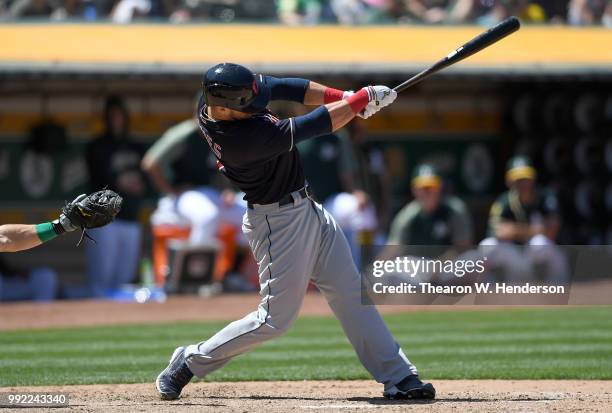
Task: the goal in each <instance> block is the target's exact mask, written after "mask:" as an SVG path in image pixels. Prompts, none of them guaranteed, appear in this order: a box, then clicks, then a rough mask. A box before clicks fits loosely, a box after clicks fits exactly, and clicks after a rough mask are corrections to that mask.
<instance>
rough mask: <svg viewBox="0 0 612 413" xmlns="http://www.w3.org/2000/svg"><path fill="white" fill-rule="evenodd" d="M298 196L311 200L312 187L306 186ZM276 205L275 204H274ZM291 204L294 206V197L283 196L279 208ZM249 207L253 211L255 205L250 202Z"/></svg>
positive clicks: (289, 195)
mask: <svg viewBox="0 0 612 413" xmlns="http://www.w3.org/2000/svg"><path fill="white" fill-rule="evenodd" d="M298 194H299V196H300V198H301V199H304V198H309V197H310V195H311V192H310V186H308V185H307V186H305V187H304V188H302V189H300V190H299V191H298ZM273 203H274V202H273ZM289 204H293V196H292V195H291V193H289V194H287V195H285V196H283V197H282V198H281V199H280V200H279V201H278V206H279V207H281V206H283V205H289ZM247 206H248V207H249V209H253V204H251V203H250V202H249V203H247Z"/></svg>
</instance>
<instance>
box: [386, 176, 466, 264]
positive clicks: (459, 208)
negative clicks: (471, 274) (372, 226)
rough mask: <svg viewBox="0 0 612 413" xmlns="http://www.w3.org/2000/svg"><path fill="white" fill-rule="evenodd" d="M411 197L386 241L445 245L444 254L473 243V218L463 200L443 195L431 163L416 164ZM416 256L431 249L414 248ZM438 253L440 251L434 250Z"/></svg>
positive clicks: (459, 250)
mask: <svg viewBox="0 0 612 413" xmlns="http://www.w3.org/2000/svg"><path fill="white" fill-rule="evenodd" d="M411 189H412V194H413V195H414V200H413V201H412V202H410V203H409V204H408V205H406V206H405V207H404V208H402V209H401V210H400V211H399V212H398V213H397V215H396V216H395V218H394V220H393V223H392V225H391V232H390V235H389V241H388V243H389V244H391V245H406V246H418V245H421V246H448V247H450V249H451V250H454V251H445V252H443V255H446V256H447V257H450V256H451V255H452V256H456V255H457V253H458V252H461V251H463V250H465V249H467V248H469V247H470V246H471V245H472V242H473V236H474V235H473V229H472V220H471V218H470V215H469V213H468V211H467V208H466V206H465V204H464V203H463V201H461V200H460V199H459V198H456V197H453V196H448V195H444V194H443V191H442V178H441V177H440V175H439V174H438V173H437V172H436V169H435V168H434V167H433V166H432V165H430V164H422V165H419V166H417V167H416V169H415V171H414V174H413V177H412V181H411ZM411 251H413V253H414V255H417V256H431V253H432V251H433V249H431V248H427V247H425V248H423V249H420V250H419V248H418V247H416V248H415V249H414V250H412V249H411ZM436 255H439V251H436Z"/></svg>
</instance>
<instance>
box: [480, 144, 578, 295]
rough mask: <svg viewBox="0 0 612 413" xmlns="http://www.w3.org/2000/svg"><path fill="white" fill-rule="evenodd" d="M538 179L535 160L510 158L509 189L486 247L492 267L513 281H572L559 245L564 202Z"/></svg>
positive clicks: (496, 208) (493, 216)
mask: <svg viewBox="0 0 612 413" xmlns="http://www.w3.org/2000/svg"><path fill="white" fill-rule="evenodd" d="M536 178H537V171H536V169H535V167H534V165H533V164H532V163H531V160H530V159H529V158H527V157H525V156H515V157H513V158H511V159H510V160H509V161H508V165H507V168H506V185H507V186H508V188H509V190H508V191H506V192H504V193H503V194H501V195H500V196H499V197H498V198H497V200H496V201H495V202H494V203H493V205H492V206H491V210H490V213H489V228H488V233H489V237H487V238H485V239H484V240H482V241H481V242H480V246H481V249H482V250H483V251H484V252H485V254H486V255H487V258H488V261H489V265H490V266H491V267H492V268H497V269H500V270H502V272H505V279H506V280H508V281H514V282H523V281H524V280H525V279H533V278H536V275H537V276H538V277H539V278H542V279H543V280H546V281H547V282H557V283H560V282H567V281H568V279H569V275H570V269H569V266H568V262H567V260H566V258H565V257H564V254H563V252H562V250H561V249H560V248H559V247H558V246H557V245H556V244H555V239H556V237H557V233H558V231H559V228H560V226H561V214H560V211H559V205H558V200H557V197H556V196H555V194H554V193H553V192H552V191H550V190H547V189H541V188H538V187H537V184H536ZM519 246H524V247H523V248H519ZM534 268H537V269H538V270H537V271H535V272H534V271H533V269H534ZM536 273H537V274H536Z"/></svg>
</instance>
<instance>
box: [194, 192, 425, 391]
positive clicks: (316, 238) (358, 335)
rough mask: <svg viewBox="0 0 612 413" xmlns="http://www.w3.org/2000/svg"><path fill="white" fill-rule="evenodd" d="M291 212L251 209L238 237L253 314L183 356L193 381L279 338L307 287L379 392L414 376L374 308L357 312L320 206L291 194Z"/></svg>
mask: <svg viewBox="0 0 612 413" xmlns="http://www.w3.org/2000/svg"><path fill="white" fill-rule="evenodd" d="M292 196H293V198H294V203H293V204H288V205H283V206H281V207H279V206H278V204H269V205H255V206H254V208H253V209H248V210H247V213H246V214H245V216H244V219H243V225H242V230H243V232H244V234H245V235H246V238H247V239H248V241H249V245H250V247H251V249H252V251H253V254H254V256H255V259H256V261H257V262H258V264H259V283H260V286H261V290H260V295H261V302H260V304H259V307H258V308H257V310H256V311H254V312H252V313H250V314H248V315H247V316H246V317H244V318H243V319H241V320H238V321H234V322H232V323H230V324H229V325H227V326H226V327H225V328H223V329H222V330H221V331H219V332H218V333H217V334H215V335H214V336H212V337H211V338H210V339H208V340H206V341H203V342H200V343H198V344H193V345H190V346H188V347H187V348H186V350H185V357H186V362H187V365H188V366H189V369H190V370H191V371H192V372H193V373H194V374H195V375H196V376H198V377H204V376H206V375H207V374H209V373H211V372H213V371H215V370H217V369H219V368H221V367H222V366H223V365H224V364H226V363H227V362H229V361H230V360H231V359H232V358H233V357H235V356H237V355H239V354H242V353H245V352H246V351H248V350H250V349H252V348H254V347H255V346H257V345H259V344H261V343H262V342H264V341H265V340H269V339H271V338H274V337H278V336H280V335H281V334H283V333H285V332H286V331H287V330H289V328H290V327H291V325H292V324H293V321H294V320H295V319H296V318H297V316H298V313H299V310H300V307H301V305H302V301H303V298H304V294H305V293H306V289H307V287H308V281H309V280H312V281H313V282H314V283H315V285H316V286H317V288H318V289H319V290H320V291H321V293H323V295H324V296H325V298H326V299H327V301H328V303H329V306H330V307H331V309H332V311H333V312H334V314H335V315H336V317H337V318H338V320H340V323H341V324H342V328H343V329H344V332H345V334H346V336H347V337H348V339H349V341H350V342H351V344H352V345H353V348H354V349H355V351H356V353H357V356H358V357H359V360H360V361H361V363H362V364H363V366H364V367H365V368H366V369H367V370H368V372H370V374H371V375H372V377H374V379H375V380H376V381H378V382H379V383H383V384H384V385H385V389H387V388H388V387H391V386H393V385H395V384H396V383H398V382H399V381H401V380H402V379H403V378H404V377H406V376H408V375H411V374H417V370H416V368H415V367H414V366H413V365H412V364H411V363H410V361H409V360H408V358H406V356H405V355H404V352H403V351H402V349H401V348H400V346H399V345H398V344H397V342H396V341H395V340H394V338H393V336H392V335H391V333H390V332H389V330H388V329H387V326H386V325H385V323H384V321H383V320H382V319H381V317H380V315H379V314H378V311H377V310H376V307H374V306H371V305H362V304H361V283H360V277H361V275H360V274H359V271H358V270H357V268H356V267H355V264H354V263H353V260H352V257H351V253H350V250H349V246H348V243H347V241H346V238H345V237H344V234H343V233H342V230H341V229H340V227H338V225H337V224H336V222H335V220H334V219H333V217H332V216H331V215H330V214H329V213H328V212H327V211H325V210H324V209H323V207H322V206H321V205H320V204H317V203H315V202H314V201H312V200H311V199H309V198H301V197H300V196H299V195H298V194H297V192H294V193H292Z"/></svg>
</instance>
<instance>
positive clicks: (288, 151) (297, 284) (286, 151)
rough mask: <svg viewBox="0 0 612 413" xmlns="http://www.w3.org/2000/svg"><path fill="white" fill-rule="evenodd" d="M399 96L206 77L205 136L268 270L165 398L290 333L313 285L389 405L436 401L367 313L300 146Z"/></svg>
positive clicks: (195, 348) (372, 311) (201, 114)
mask: <svg viewBox="0 0 612 413" xmlns="http://www.w3.org/2000/svg"><path fill="white" fill-rule="evenodd" d="M396 96H397V94H396V92H395V91H393V90H392V89H390V88H388V87H386V86H368V87H364V88H363V89H361V90H359V91H357V92H355V93H352V92H343V91H341V90H337V89H332V88H328V87H325V86H323V85H320V84H317V83H315V82H311V81H308V80H305V79H295V78H283V79H279V78H274V77H271V76H264V75H255V74H253V73H252V72H251V71H250V70H249V69H247V68H245V67H243V66H240V65H236V64H231V63H222V64H219V65H216V66H214V67H212V68H210V69H209V70H208V71H207V72H206V73H205V75H204V79H203V96H202V99H201V100H200V104H199V107H198V113H197V116H198V122H199V126H200V132H201V134H202V136H203V138H204V139H205V140H206V141H207V142H208V145H209V146H210V149H211V150H212V152H213V153H214V154H215V156H216V158H217V160H218V167H219V170H220V171H222V172H223V173H224V174H225V175H226V176H227V177H228V178H229V179H230V180H231V181H232V182H234V183H235V184H236V186H238V187H239V188H240V189H241V190H242V191H244V193H245V200H246V201H247V203H248V209H247V212H246V214H245V215H244V218H243V225H242V230H243V232H244V234H245V236H246V238H247V239H248V241H249V245H250V247H251V249H252V251H253V254H254V256H255V259H256V261H257V262H258V264H259V281H260V287H261V291H260V294H261V303H260V304H259V307H258V308H257V310H255V311H254V312H252V313H250V314H248V315H247V316H246V317H244V318H243V319H241V320H238V321H234V322H233V323H230V324H229V325H227V326H226V327H225V328H223V329H222V330H221V331H219V332H218V333H217V334H215V335H214V336H212V337H210V338H209V339H208V340H205V341H202V342H200V343H197V344H192V345H189V346H185V347H178V348H177V349H176V350H175V351H174V353H173V354H172V356H171V358H170V362H169V365H168V366H167V367H166V368H165V369H164V370H163V371H162V372H161V373H160V374H159V376H158V377H157V380H156V387H157V390H158V392H159V394H160V396H161V398H162V399H166V400H172V399H177V398H178V397H180V393H181V390H182V389H183V387H184V386H185V385H187V383H189V381H190V380H191V378H192V377H193V376H194V375H196V376H198V377H205V376H206V375H208V374H210V373H211V372H213V371H215V370H217V369H219V368H221V367H222V366H223V365H225V364H226V363H227V362H229V361H230V360H231V359H232V358H233V357H235V356H238V355H240V354H242V353H244V352H246V351H248V350H250V349H252V348H254V347H255V346H257V345H259V344H261V343H262V342H264V341H265V340H269V339H272V338H274V337H278V336H280V335H281V334H283V333H285V332H286V331H287V330H288V329H289V328H290V327H291V324H292V323H293V321H294V320H295V319H296V317H297V315H298V312H299V309H300V306H301V304H302V300H303V298H304V294H305V292H306V288H307V286H308V282H309V281H310V280H312V281H313V282H314V283H315V284H316V285H317V287H318V288H319V290H320V291H321V293H323V295H324V296H325V298H326V299H327V301H328V302H329V305H330V307H331V309H332V310H333V312H334V314H335V315H336V317H337V318H338V319H339V320H340V323H341V324H342V327H343V329H344V332H345V334H346V335H347V337H348V339H349V341H350V342H351V344H352V345H353V348H354V349H355V351H356V352H357V356H358V357H359V360H360V361H361V363H362V364H363V365H364V367H365V368H366V369H367V370H368V371H369V372H370V374H371V375H372V376H373V377H374V378H375V379H376V381H378V382H379V383H382V384H384V393H383V394H384V396H385V397H388V398H419V399H421V398H422V399H432V398H434V397H435V389H434V388H433V386H432V385H431V384H429V383H423V382H422V381H421V380H420V379H419V376H418V373H417V369H416V367H415V366H414V365H413V364H412V363H410V361H409V360H408V359H407V358H406V356H405V355H404V352H403V351H402V349H401V348H400V346H399V345H398V344H397V342H396V341H395V340H394V339H393V337H392V336H391V333H390V332H389V330H388V329H387V327H386V325H385V324H384V322H383V320H382V319H381V317H380V315H379V314H378V311H377V310H376V308H375V307H374V306H367V305H362V304H361V283H360V274H359V272H358V270H357V269H356V267H355V265H354V263H353V261H352V259H351V254H350V251H349V247H348V245H347V241H346V238H345V237H344V235H343V233H342V231H341V230H340V229H339V227H338V225H337V224H336V222H335V221H334V218H333V217H332V216H331V215H330V214H329V213H328V212H327V211H325V209H323V208H322V206H321V205H320V204H318V203H315V202H314V201H312V199H311V198H310V197H309V194H310V190H309V188H308V185H307V183H306V181H305V178H304V173H303V170H302V165H301V163H300V158H299V153H298V151H297V149H296V147H295V145H296V144H297V143H298V142H300V141H303V140H305V139H309V138H314V137H317V136H321V135H325V134H329V133H331V132H333V131H335V130H337V129H339V128H341V127H342V126H344V125H345V124H347V123H348V122H350V121H351V120H352V119H353V118H354V117H355V116H356V115H358V114H360V115H361V116H363V117H364V118H368V117H370V116H372V115H373V114H375V113H376V112H378V111H379V110H380V109H382V108H383V107H385V106H388V105H389V104H391V103H392V102H393V101H394V100H395V98H396ZM270 100H289V101H296V102H299V103H303V104H305V105H313V106H319V107H318V108H316V109H314V110H313V111H312V112H310V113H308V114H306V115H303V116H298V117H294V118H289V119H283V120H280V119H278V118H277V117H276V116H275V115H274V114H273V113H271V112H270V111H269V110H267V109H266V106H267V104H268V102H269V101H270Z"/></svg>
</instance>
